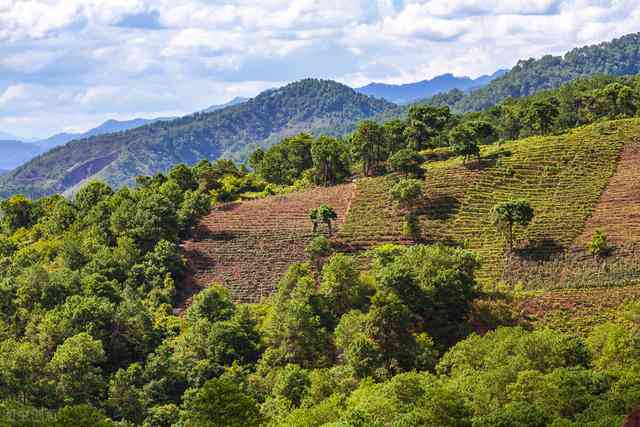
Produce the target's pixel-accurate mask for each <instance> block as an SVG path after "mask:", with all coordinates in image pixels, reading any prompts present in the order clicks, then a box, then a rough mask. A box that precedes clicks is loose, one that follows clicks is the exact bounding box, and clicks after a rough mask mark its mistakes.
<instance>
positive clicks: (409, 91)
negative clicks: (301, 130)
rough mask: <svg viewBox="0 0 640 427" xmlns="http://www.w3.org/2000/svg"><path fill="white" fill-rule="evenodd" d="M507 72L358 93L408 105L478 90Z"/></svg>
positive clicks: (379, 86) (362, 89) (370, 87)
mask: <svg viewBox="0 0 640 427" xmlns="http://www.w3.org/2000/svg"><path fill="white" fill-rule="evenodd" d="M506 72H507V70H498V71H496V72H495V73H493V74H491V75H488V76H480V77H478V78H476V79H471V78H469V77H455V76H454V75H453V74H450V73H448V74H442V75H440V76H437V77H434V78H433V79H431V80H423V81H420V82H416V83H408V84H401V85H392V84H385V83H371V84H368V85H367V86H364V87H360V88H357V89H356V91H358V92H360V93H362V94H365V95H369V96H373V97H376V98H383V99H386V100H387V101H389V102H393V103H396V104H407V103H410V102H413V101H417V100H419V99H424V98H428V97H431V96H433V95H435V94H438V93H442V92H448V91H450V90H452V89H459V90H462V91H466V90H470V89H477V88H479V87H482V86H484V85H486V84H488V83H489V82H491V81H492V80H494V79H496V78H498V77H500V76H503V75H504V74H505V73H506Z"/></svg>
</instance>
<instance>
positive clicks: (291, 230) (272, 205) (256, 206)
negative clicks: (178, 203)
mask: <svg viewBox="0 0 640 427" xmlns="http://www.w3.org/2000/svg"><path fill="white" fill-rule="evenodd" d="M353 189H354V187H353V185H352V184H343V185H339V186H335V187H329V188H315V189H313V190H310V191H307V192H302V193H292V194H290V195H286V196H274V197H269V198H266V199H260V200H253V201H247V202H235V203H229V204H225V205H221V206H220V207H217V208H214V209H212V210H211V212H210V213H209V215H207V216H205V217H204V218H203V219H202V220H201V221H200V223H199V225H198V227H197V228H196V229H195V230H194V232H193V237H192V238H191V239H190V240H188V241H186V242H184V243H183V250H184V252H185V254H187V257H188V259H189V261H190V262H189V266H190V268H191V271H192V272H193V275H192V276H191V277H190V278H189V280H188V281H189V286H188V287H187V290H186V294H187V295H183V298H184V297H186V296H188V295H190V294H191V293H192V292H196V291H198V290H200V289H203V288H205V287H207V286H209V285H210V284H211V283H214V282H215V283H224V284H225V285H226V286H227V287H228V288H229V289H230V290H231V293H232V295H233V296H234V298H235V299H236V300H237V301H242V302H259V301H260V300H261V299H262V298H264V297H266V296H269V295H271V294H272V293H273V292H274V290H275V285H276V283H277V282H278V280H279V279H280V277H282V275H283V274H284V273H285V272H286V271H287V268H288V267H289V265H291V264H292V263H295V262H303V261H305V260H306V255H305V253H304V248H305V246H306V245H307V244H308V243H309V242H310V241H311V239H312V238H313V233H312V229H311V225H310V223H309V210H311V209H313V208H316V207H318V206H319V205H321V204H322V203H326V204H328V205H330V206H332V207H333V208H334V209H335V210H336V213H337V214H338V221H337V224H336V226H337V230H338V231H339V230H340V229H341V228H342V225H343V224H344V222H345V220H346V217H347V212H348V209H349V204H350V202H351V198H352V196H353Z"/></svg>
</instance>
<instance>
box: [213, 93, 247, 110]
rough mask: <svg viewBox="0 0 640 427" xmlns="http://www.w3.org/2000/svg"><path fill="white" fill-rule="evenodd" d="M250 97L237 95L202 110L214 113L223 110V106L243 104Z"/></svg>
mask: <svg viewBox="0 0 640 427" xmlns="http://www.w3.org/2000/svg"><path fill="white" fill-rule="evenodd" d="M248 100H249V98H243V97H242V96H236V97H235V98H233V99H232V100H231V101H229V102H226V103H224V104H220V105H212V106H211V107H209V108H206V109H204V110H202V112H203V113H212V112H214V111H218V110H222V109H223V108H227V107H232V106H234V105H238V104H242V103H243V102H247V101H248Z"/></svg>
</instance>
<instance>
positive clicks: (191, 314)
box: [186, 284, 234, 323]
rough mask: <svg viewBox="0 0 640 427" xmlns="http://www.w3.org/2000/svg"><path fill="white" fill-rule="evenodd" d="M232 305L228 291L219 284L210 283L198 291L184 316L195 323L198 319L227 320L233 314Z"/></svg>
mask: <svg viewBox="0 0 640 427" xmlns="http://www.w3.org/2000/svg"><path fill="white" fill-rule="evenodd" d="M233 312H234V306H233V303H232V302H231V298H230V296H229V291H228V290H227V289H226V288H224V287H223V286H221V285H216V284H214V285H212V286H209V287H208V288H206V289H203V290H202V291H200V292H199V293H198V294H197V295H196V296H195V297H194V299H193V303H192V304H191V306H190V307H189V309H188V310H187V314H186V318H187V320H188V321H189V322H191V323H195V322H197V321H198V320H199V319H207V320H208V321H210V322H218V321H221V320H229V319H231V317H232V316H233Z"/></svg>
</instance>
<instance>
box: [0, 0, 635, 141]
mask: <svg viewBox="0 0 640 427" xmlns="http://www.w3.org/2000/svg"><path fill="white" fill-rule="evenodd" d="M636 31H640V0H428V1H421V0H289V1H284V0H235V1H233V0H0V131H3V132H9V133H12V134H17V135H20V136H24V137H40V136H47V135H50V134H52V133H55V132H60V131H78V130H86V129H88V128H90V127H93V126H95V125H97V124H99V123H101V122H102V121H104V120H106V119H108V118H115V119H129V118H133V117H139V116H140V117H157V116H167V115H178V114H186V113H189V112H192V111H196V110H199V109H202V108H205V107H207V106H209V105H211V104H218V103H222V102H225V101H228V100H229V99H231V98H233V97H235V96H238V95H241V96H252V95H255V94H257V93H258V92H259V91H261V90H263V89H265V88H269V87H274V86H278V85H282V84H284V83H286V82H289V81H292V80H296V79H300V78H303V77H321V78H331V79H336V80H339V81H342V82H344V83H347V84H349V85H363V84H366V83H369V82H371V81H381V82H391V83H400V82H411V81H417V80H422V79H426V78H431V77H434V76H436V75H438V74H442V73H445V72H451V73H454V74H456V75H468V76H471V77H476V76H478V75H481V74H486V73H492V72H493V71H495V70H496V69H498V68H504V67H511V66H513V65H514V63H515V62H516V61H517V60H518V59H520V58H526V57H539V56H541V55H543V54H545V53H553V54H560V53H563V52H565V51H567V50H569V49H571V48H572V47H575V46H581V45H584V44H591V43H595V42H600V41H605V40H609V39H611V38H614V37H617V36H620V35H623V34H626V33H630V32H636Z"/></svg>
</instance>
